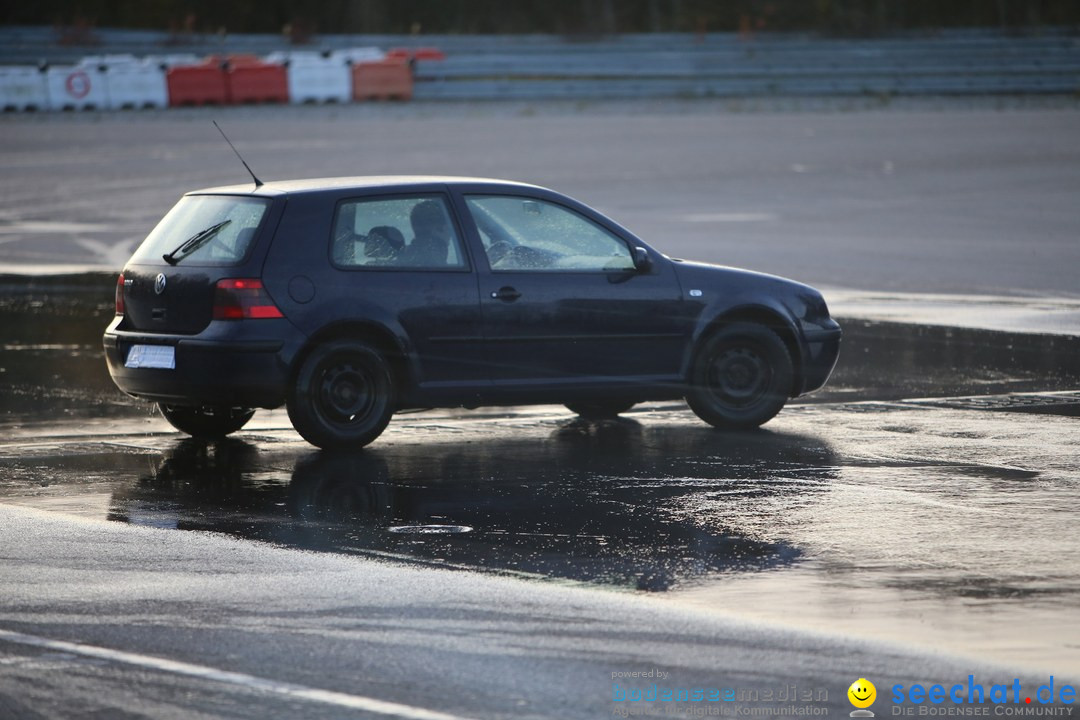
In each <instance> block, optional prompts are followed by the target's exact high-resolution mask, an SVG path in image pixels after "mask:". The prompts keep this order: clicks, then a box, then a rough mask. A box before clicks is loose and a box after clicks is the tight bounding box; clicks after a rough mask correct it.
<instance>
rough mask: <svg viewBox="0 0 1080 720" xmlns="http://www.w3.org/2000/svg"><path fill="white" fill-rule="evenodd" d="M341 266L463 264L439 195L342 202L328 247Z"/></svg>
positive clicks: (439, 267) (415, 267)
mask: <svg viewBox="0 0 1080 720" xmlns="http://www.w3.org/2000/svg"><path fill="white" fill-rule="evenodd" d="M330 254H331V257H332V258H333V260H334V264H335V265H337V266H338V267H343V268H380V267H381V268H400V269H412V270H454V269H462V268H465V267H466V266H467V265H466V262H465V255H464V253H463V252H462V248H461V239H460V238H459V237H458V233H457V230H456V229H455V227H454V223H453V221H452V220H451V219H450V212H449V209H448V208H447V205H446V200H445V198H443V196H441V195H417V196H413V197H394V198H373V199H367V200H347V201H345V202H342V203H339V204H338V209H337V215H336V217H335V218H334V236H333V241H332V243H331V248H330Z"/></svg>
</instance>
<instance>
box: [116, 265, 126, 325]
mask: <svg viewBox="0 0 1080 720" xmlns="http://www.w3.org/2000/svg"><path fill="white" fill-rule="evenodd" d="M116 314H117V315H123V314H124V273H120V277H118V278H116Z"/></svg>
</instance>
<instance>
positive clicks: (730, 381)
mask: <svg viewBox="0 0 1080 720" xmlns="http://www.w3.org/2000/svg"><path fill="white" fill-rule="evenodd" d="M792 378H793V370H792V366H791V356H790V355H789V354H788V350H787V347H786V346H785V345H784V342H783V341H782V340H781V339H780V338H779V337H778V336H777V335H776V333H774V332H773V331H772V330H769V329H768V328H767V327H764V326H763V325H756V324H753V323H733V324H731V325H728V326H727V327H724V328H723V329H721V330H720V331H718V332H717V333H715V334H714V335H712V336H711V337H710V338H709V339H707V340H706V341H705V342H704V344H703V345H702V346H701V348H700V349H699V350H698V352H697V355H696V356H695V358H694V364H693V367H692V369H691V373H690V392H689V394H688V395H687V396H686V401H687V404H689V405H690V409H691V410H693V411H694V413H695V414H696V415H697V416H698V417H699V418H701V419H702V420H704V421H705V422H707V423H709V424H710V425H712V426H714V427H717V428H723V429H730V430H743V429H748V428H755V427H758V426H760V425H763V424H764V423H766V422H768V421H769V420H771V419H772V418H773V417H774V416H775V415H776V413H778V412H780V408H782V407H784V404H785V403H786V402H787V399H788V396H789V395H790V393H791V386H792Z"/></svg>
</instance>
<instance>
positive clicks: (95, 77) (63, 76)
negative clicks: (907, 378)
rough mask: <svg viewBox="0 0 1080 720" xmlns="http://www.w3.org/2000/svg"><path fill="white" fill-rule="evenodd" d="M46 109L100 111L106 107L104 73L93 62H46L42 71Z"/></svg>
mask: <svg viewBox="0 0 1080 720" xmlns="http://www.w3.org/2000/svg"><path fill="white" fill-rule="evenodd" d="M45 87H46V90H47V92H48V94H49V109H50V110H88V109H97V110H101V109H104V108H107V107H108V106H109V101H108V95H107V94H106V92H105V72H104V71H103V70H101V68H100V67H99V66H97V65H50V66H49V67H48V68H47V69H46V70H45Z"/></svg>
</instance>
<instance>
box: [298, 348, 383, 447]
mask: <svg viewBox="0 0 1080 720" xmlns="http://www.w3.org/2000/svg"><path fill="white" fill-rule="evenodd" d="M395 402H396V391H395V387H394V375H393V371H392V370H391V368H390V364H389V363H388V362H387V361H386V358H384V357H383V355H382V353H380V352H379V351H378V350H377V349H375V348H374V347H372V346H371V345H369V344H367V343H364V342H360V341H355V340H335V341H332V342H328V343H326V344H324V345H319V346H318V347H316V348H315V349H314V350H313V351H312V352H311V354H310V355H308V356H307V358H305V359H304V362H303V364H302V365H301V366H300V370H299V372H298V373H297V376H296V382H295V384H294V386H293V388H292V390H291V392H290V393H289V397H288V400H287V403H286V405H287V408H288V411H289V420H290V421H292V424H293V427H294V428H296V431H297V432H298V433H300V435H301V436H302V437H303V438H304V439H305V440H307V441H308V442H309V443H311V444H312V445H315V446H317V447H321V448H324V449H337V448H359V447H363V446H365V445H367V444H369V443H370V442H372V441H373V440H374V439H375V438H377V437H379V435H381V434H382V431H383V430H385V429H386V426H387V424H388V423H389V422H390V417H391V416H392V415H393V414H394V406H395Z"/></svg>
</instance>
